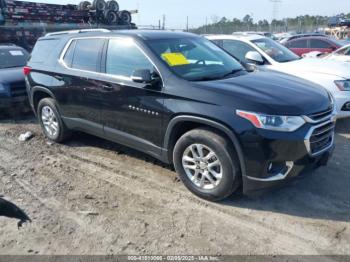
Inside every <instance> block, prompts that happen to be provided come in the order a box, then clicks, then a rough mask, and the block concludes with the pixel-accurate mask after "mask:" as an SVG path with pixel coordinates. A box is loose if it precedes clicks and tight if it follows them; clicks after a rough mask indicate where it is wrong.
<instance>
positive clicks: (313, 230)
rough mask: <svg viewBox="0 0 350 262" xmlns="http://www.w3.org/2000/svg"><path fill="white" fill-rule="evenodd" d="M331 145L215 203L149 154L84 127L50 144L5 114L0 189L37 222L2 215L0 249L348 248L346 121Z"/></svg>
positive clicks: (217, 251)
mask: <svg viewBox="0 0 350 262" xmlns="http://www.w3.org/2000/svg"><path fill="white" fill-rule="evenodd" d="M25 131H32V132H33V133H34V134H35V137H34V138H33V139H32V140H30V141H28V142H19V140H18V137H19V135H20V134H21V133H24V132H25ZM336 146H337V148H336V151H335V155H334V157H333V159H332V160H331V162H330V164H329V166H328V167H325V168H322V169H319V170H317V171H316V172H313V173H310V174H309V175H307V176H306V177H305V178H303V179H300V180H296V181H293V182H292V183H291V184H289V185H288V186H287V187H285V188H281V189H278V190H274V191H271V192H269V193H267V194H264V195H263V196H260V197H256V198H248V197H242V196H234V197H232V198H230V199H229V200H227V201H225V202H223V203H215V204H214V203H209V202H206V201H204V200H201V199H198V198H197V197H195V196H193V195H192V194H191V193H190V192H188V191H187V190H186V189H185V187H184V186H183V185H182V184H181V183H180V182H179V181H178V180H177V178H176V174H175V172H174V171H173V170H172V169H171V168H170V167H167V166H164V165H162V164H161V163H159V162H158V161H156V160H154V159H152V158H151V157H148V156H146V155H143V154H141V153H138V152H136V151H133V150H130V149H126V148H124V147H122V146H120V145H117V144H113V143H110V142H108V141H105V140H102V139H98V138H95V137H92V136H89V135H84V134H76V135H75V136H74V138H73V139H72V140H71V141H70V142H68V143H66V144H65V145H58V144H51V143H49V142H48V141H47V140H46V139H45V138H44V136H43V135H42V133H41V131H40V129H39V126H38V125H37V124H36V121H35V120H34V119H33V118H32V117H27V118H25V119H22V120H19V121H16V122H14V121H12V120H4V119H2V120H0V194H2V195H4V196H5V197H6V199H8V200H11V201H12V202H14V203H16V204H17V205H18V206H20V207H21V208H23V209H24V210H25V211H26V212H27V213H28V215H29V216H30V217H31V219H32V220H33V222H32V223H31V224H26V225H24V227H23V228H22V229H20V230H17V221H16V220H11V219H7V218H1V217H0V228H1V233H0V254H56V255H63V254H75V255H80V254H94V255H99V254H163V255H165V254H172V255H174V254H177V255H178V254H191V255H203V254H212V255H232V254H239V255H247V254H249V255H252V254H260V255H261V254H270V255H271V254H273V255H275V254H278V255H293V254H299V255H303V254H308V255H310V254H321V255H325V254H326V255H332V254H347V255H350V154H349V152H350V120H346V121H344V120H343V121H340V122H339V123H338V126H337V135H336Z"/></svg>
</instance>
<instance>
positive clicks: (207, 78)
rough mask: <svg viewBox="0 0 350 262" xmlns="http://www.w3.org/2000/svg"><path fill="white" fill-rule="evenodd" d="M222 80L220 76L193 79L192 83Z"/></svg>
mask: <svg viewBox="0 0 350 262" xmlns="http://www.w3.org/2000/svg"><path fill="white" fill-rule="evenodd" d="M219 79H221V77H220V76H215V77H214V76H203V77H200V78H196V79H193V80H192V81H194V82H200V81H214V80H219Z"/></svg>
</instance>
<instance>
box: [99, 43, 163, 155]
mask: <svg viewBox="0 0 350 262" xmlns="http://www.w3.org/2000/svg"><path fill="white" fill-rule="evenodd" d="M103 64H104V73H105V75H106V77H105V81H104V82H103V83H101V84H102V86H103V87H102V88H105V91H104V92H103V93H102V100H103V104H102V119H103V124H104V132H105V135H106V136H107V137H108V138H109V139H111V140H114V141H116V142H119V143H121V144H125V145H127V146H131V147H134V148H137V149H139V150H141V151H144V152H148V153H151V154H153V155H159V154H160V152H161V151H160V147H161V143H162V135H163V134H162V119H163V113H162V112H163V111H164V108H163V102H164V101H163V100H164V99H163V94H162V83H161V81H160V82H159V84H157V85H155V86H152V87H150V86H148V87H147V86H145V84H141V83H136V82H133V81H132V80H131V76H132V74H133V72H134V71H135V70H142V69H147V70H150V71H151V72H152V73H153V74H154V75H156V76H159V72H158V71H157V69H156V68H155V66H154V65H153V64H152V62H151V61H150V60H149V59H148V57H147V56H146V55H145V53H144V52H143V51H142V49H141V48H140V47H139V46H138V45H137V44H136V43H135V42H134V41H133V40H131V39H129V38H122V37H120V38H111V39H110V40H109V43H108V46H107V48H106V52H105V58H104V60H103Z"/></svg>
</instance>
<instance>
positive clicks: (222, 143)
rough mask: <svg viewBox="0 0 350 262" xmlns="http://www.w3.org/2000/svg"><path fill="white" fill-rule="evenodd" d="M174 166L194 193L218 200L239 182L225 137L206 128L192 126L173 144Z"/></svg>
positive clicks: (223, 197) (228, 143)
mask: <svg viewBox="0 0 350 262" xmlns="http://www.w3.org/2000/svg"><path fill="white" fill-rule="evenodd" d="M173 154H174V155H173V159H174V165H175V169H176V171H177V173H178V174H179V176H180V179H181V180H182V182H183V183H184V184H185V186H186V187H187V188H188V189H189V190H190V191H191V192H193V193H194V194H196V195H197V196H199V197H201V198H204V199H207V200H210V201H220V200H223V199H225V198H227V197H228V196H230V195H232V193H233V192H235V191H236V190H237V189H238V187H239V185H240V182H241V178H240V172H239V170H240V169H239V163H238V160H237V156H236V153H235V151H234V149H233V147H232V145H231V143H230V141H228V139H226V138H225V137H223V136H221V135H219V134H217V133H216V132H215V131H212V130H210V129H206V128H203V129H195V130H192V131H189V132H187V133H186V134H184V135H183V136H182V137H181V138H180V139H179V140H178V141H177V143H176V145H175V148H174V153H173Z"/></svg>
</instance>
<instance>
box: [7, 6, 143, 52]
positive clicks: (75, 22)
mask: <svg viewBox="0 0 350 262" xmlns="http://www.w3.org/2000/svg"><path fill="white" fill-rule="evenodd" d="M136 12H137V11H136V10H134V11H127V10H120V8H119V4H118V2H116V1H115V0H110V1H107V2H106V1H105V0H94V1H92V2H89V1H82V2H80V4H79V5H71V4H68V5H60V4H44V3H34V2H27V1H14V0H0V43H13V44H16V45H19V46H21V47H23V48H25V49H26V50H28V51H30V50H31V49H32V48H33V46H34V44H35V42H36V40H37V39H38V38H39V37H41V36H43V35H44V34H46V33H49V32H55V31H65V30H73V29H91V28H101V27H102V28H106V29H112V30H118V29H136V25H135V24H134V23H132V14H133V13H136Z"/></svg>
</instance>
